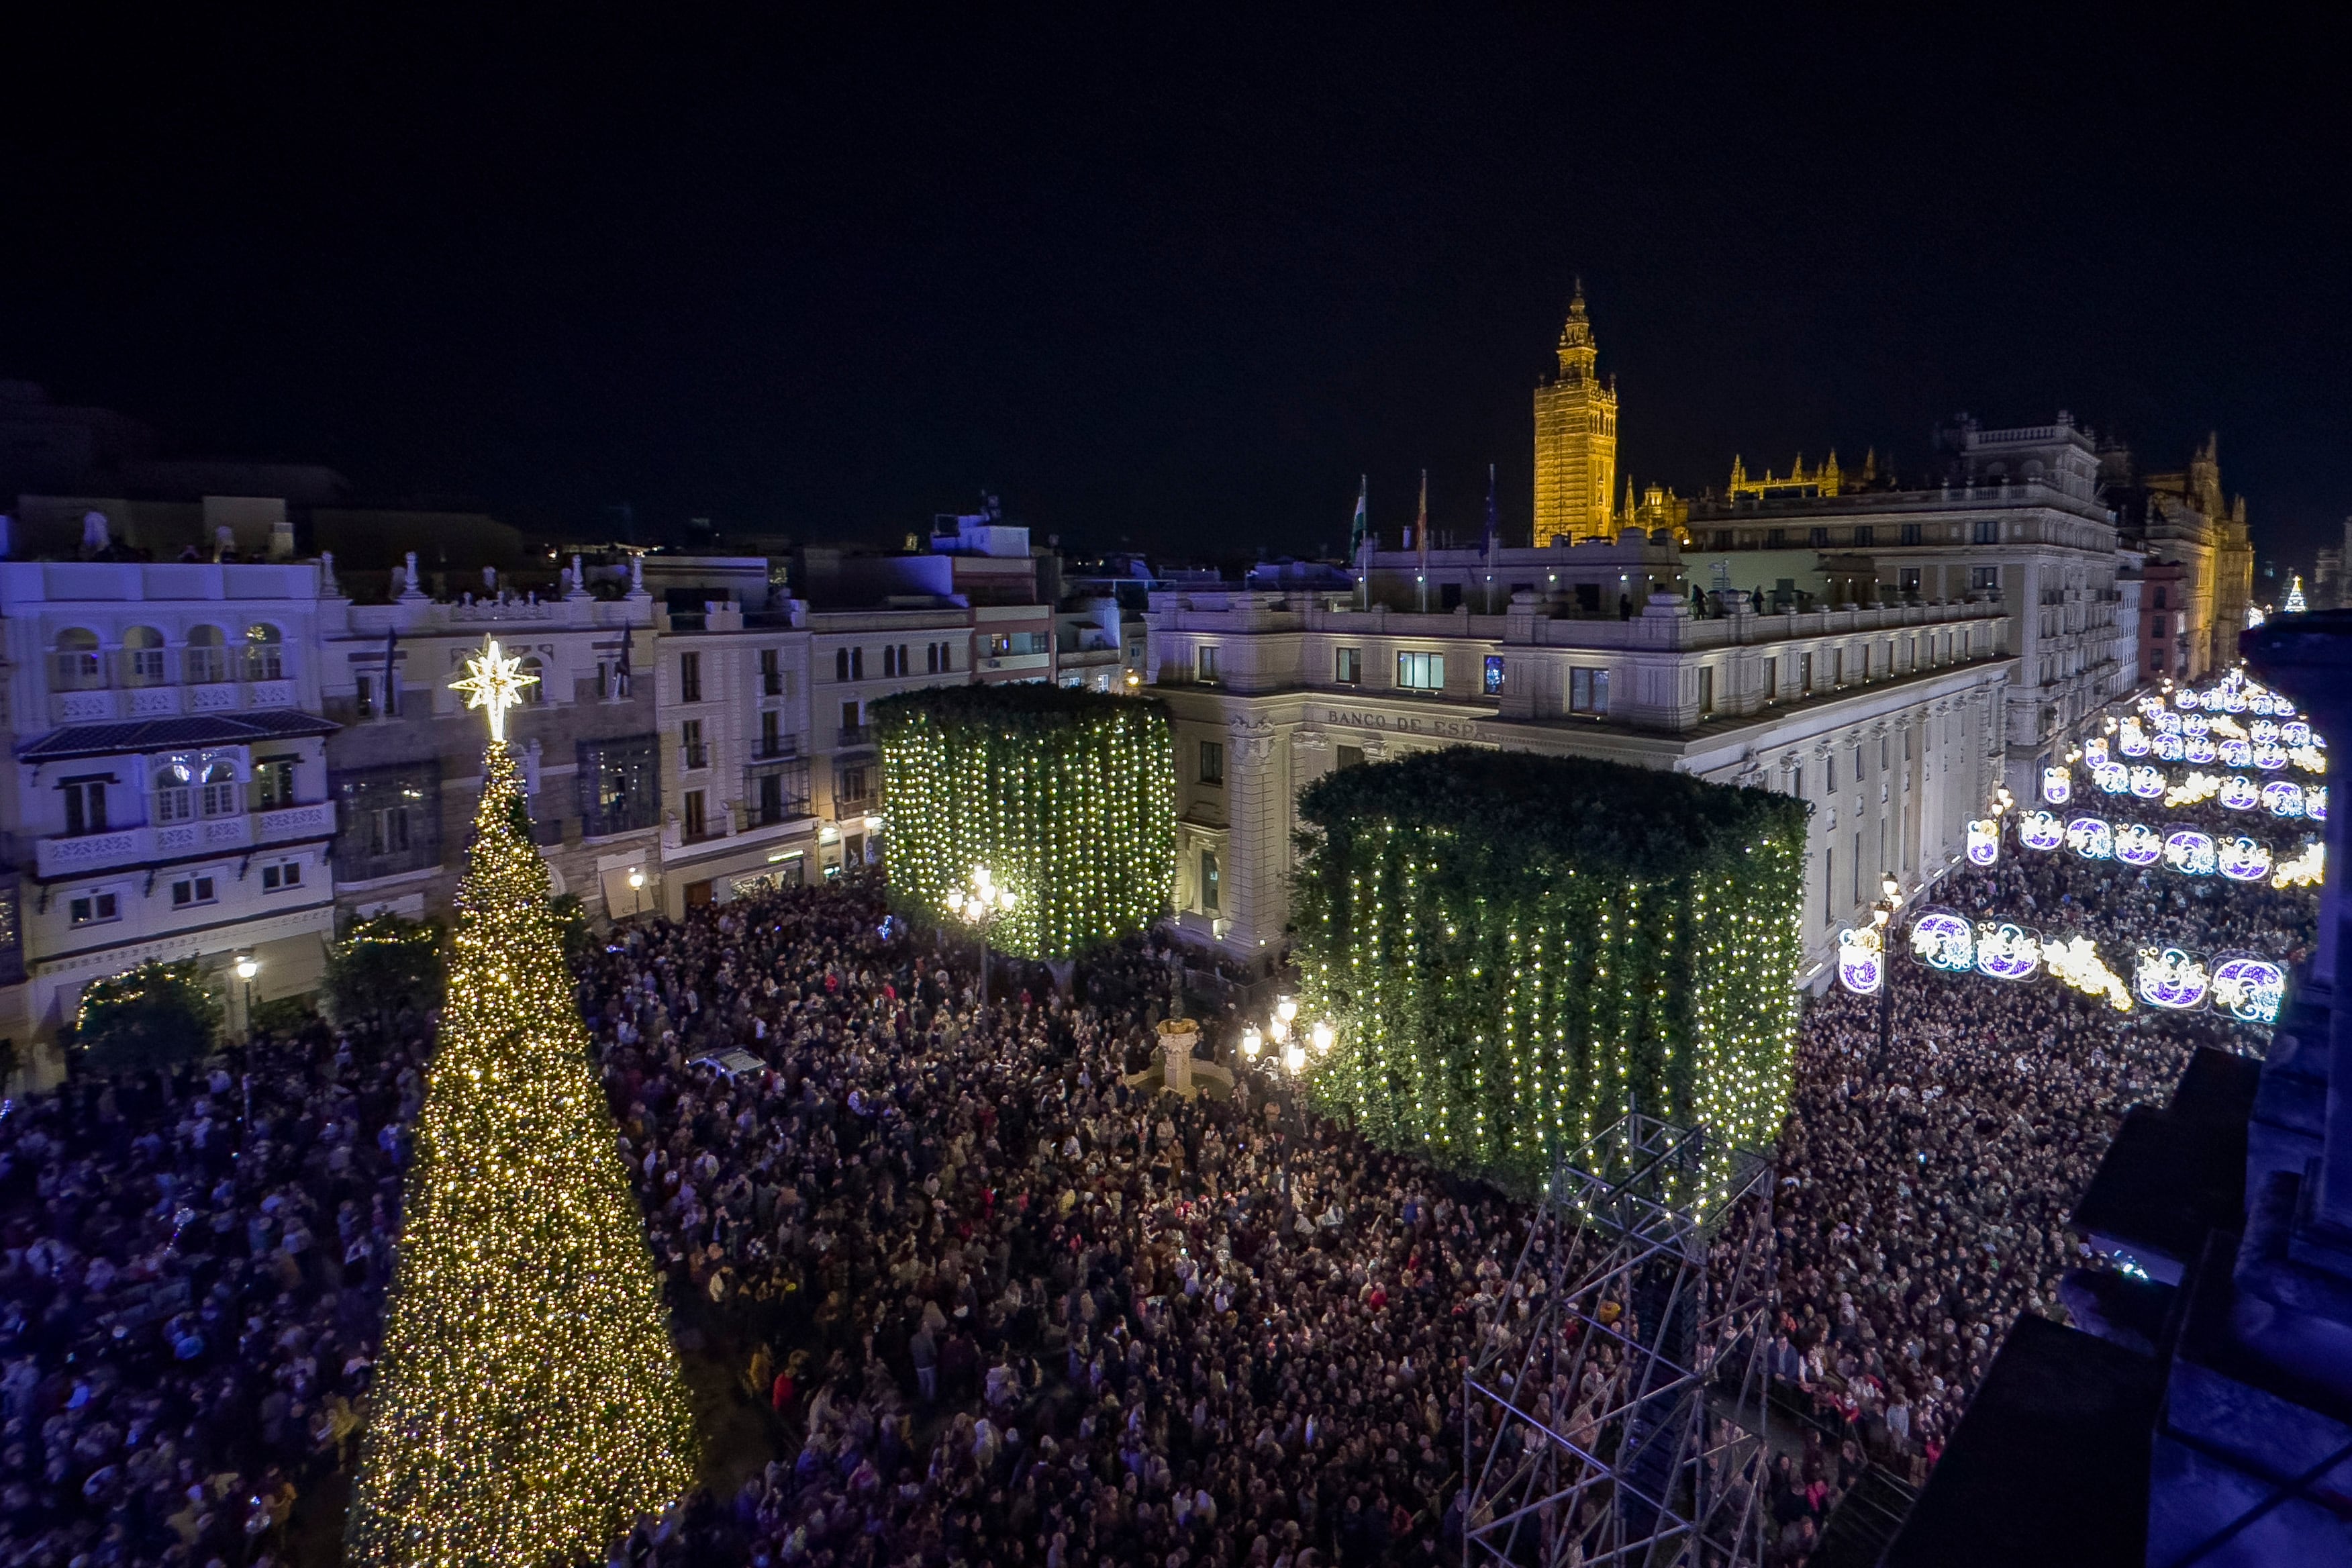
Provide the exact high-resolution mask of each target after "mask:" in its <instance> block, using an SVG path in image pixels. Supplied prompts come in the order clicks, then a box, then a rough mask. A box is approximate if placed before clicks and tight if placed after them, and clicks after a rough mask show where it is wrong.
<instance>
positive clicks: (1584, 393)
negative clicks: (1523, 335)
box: [1535, 279, 1617, 549]
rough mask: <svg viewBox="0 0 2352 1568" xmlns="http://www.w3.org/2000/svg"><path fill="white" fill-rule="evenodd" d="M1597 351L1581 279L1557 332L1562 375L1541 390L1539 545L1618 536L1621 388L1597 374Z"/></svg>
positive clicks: (1538, 402) (1538, 405)
mask: <svg viewBox="0 0 2352 1568" xmlns="http://www.w3.org/2000/svg"><path fill="white" fill-rule="evenodd" d="M1600 352H1601V351H1600V350H1599V349H1598V348H1597V347H1596V346H1595V345H1594V343H1593V342H1592V323H1591V322H1590V321H1587V320H1585V316H1584V284H1583V281H1582V280H1581V279H1579V280H1578V282H1577V285H1576V298H1575V299H1574V300H1571V301H1570V303H1569V307H1568V324H1567V325H1565V326H1563V327H1562V328H1560V330H1559V374H1558V375H1557V376H1555V377H1554V378H1553V379H1552V380H1550V381H1549V382H1546V383H1544V384H1542V385H1540V386H1538V387H1537V388H1536V522H1535V542H1536V546H1537V548H1538V549H1541V548H1542V547H1544V546H1545V545H1548V544H1549V543H1551V542H1552V541H1553V540H1555V539H1566V540H1569V541H1570V542H1574V541H1577V540H1582V539H1613V538H1614V537H1616V531H1617V527H1616V522H1615V520H1614V519H1613V517H1612V514H1611V512H1610V501H1611V499H1612V498H1611V494H1610V492H1611V491H1612V489H1615V488H1616V481H1617V388H1616V385H1615V384H1614V383H1613V382H1612V383H1611V384H1607V385H1603V384H1601V378H1600V377H1599V375H1598V374H1595V373H1594V370H1593V363H1594V361H1595V360H1597V359H1598V358H1599V357H1600Z"/></svg>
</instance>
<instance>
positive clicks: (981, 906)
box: [948, 866, 1016, 1007]
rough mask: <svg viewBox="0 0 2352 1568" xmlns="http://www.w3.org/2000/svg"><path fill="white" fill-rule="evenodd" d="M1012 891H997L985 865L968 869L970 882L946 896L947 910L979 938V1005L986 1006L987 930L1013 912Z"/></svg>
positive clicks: (998, 889)
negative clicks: (963, 887)
mask: <svg viewBox="0 0 2352 1568" xmlns="http://www.w3.org/2000/svg"><path fill="white" fill-rule="evenodd" d="M1015 902H1016V900H1015V899H1014V898H1013V889H1010V888H1000V887H998V886H997V885H996V879H995V878H994V877H992V876H991V875H990V874H989V869H988V868H987V867H985V866H974V867H973V868H971V885H970V886H968V887H966V888H965V889H963V890H962V891H961V892H957V893H950V894H949V895H948V908H949V909H950V910H953V911H954V912H955V914H956V915H957V917H958V918H960V919H961V920H962V921H965V922H966V923H967V924H969V925H970V926H971V928H972V931H974V932H975V933H976V934H977V935H978V936H979V938H980V1004H981V1005H982V1006H983V1007H985V1006H986V1005H988V928H989V927H990V926H992V925H993V924H995V923H996V921H998V920H1000V919H1002V918H1003V917H1004V916H1005V915H1008V914H1011V913H1012V912H1013V904H1014V903H1015Z"/></svg>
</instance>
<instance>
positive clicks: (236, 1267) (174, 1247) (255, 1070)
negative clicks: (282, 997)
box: [0, 1026, 426, 1568]
mask: <svg viewBox="0 0 2352 1568" xmlns="http://www.w3.org/2000/svg"><path fill="white" fill-rule="evenodd" d="M424 1040H425V1035H424V1033H423V1032H421V1031H411V1032H409V1034H408V1035H407V1037H405V1038H401V1039H395V1040H393V1041H391V1042H386V1041H384V1040H383V1039H381V1038H378V1037H374V1036H373V1035H366V1036H362V1042H361V1044H359V1045H358V1046H354V1044H353V1043H352V1040H351V1039H350V1038H349V1037H336V1036H334V1035H332V1034H331V1033H330V1032H329V1031H328V1030H327V1029H326V1028H325V1027H324V1026H312V1027H311V1028H310V1029H309V1030H308V1031H306V1032H305V1033H304V1034H303V1035H302V1036H301V1037H299V1038H297V1039H293V1040H289V1041H277V1042H272V1041H263V1042H258V1043H255V1044H252V1045H250V1046H247V1047H239V1048H237V1049H236V1050H233V1051H231V1052H229V1053H227V1054H226V1056H224V1057H221V1058H215V1059H214V1060H212V1061H210V1062H206V1063H203V1064H192V1065H188V1066H184V1067H179V1068H171V1069H156V1070H147V1071H129V1072H120V1073H115V1074H110V1075H100V1074H89V1075H82V1076H79V1077H77V1078H75V1079H72V1080H71V1081H69V1082H68V1085H67V1086H66V1087H65V1088H64V1089H62V1090H60V1091H58V1092H55V1093H51V1094H47V1095H39V1096H30V1097H26V1098H23V1099H19V1100H14V1101H11V1102H10V1103H8V1105H7V1106H6V1108H5V1113H0V1418H4V1419H5V1425H0V1562H6V1563H19V1564H25V1565H26V1568H68V1564H73V1565H88V1568H129V1565H132V1564H146V1563H190V1564H204V1563H224V1564H247V1563H259V1562H263V1561H266V1560H268V1559H270V1558H272V1557H274V1556H278V1555H279V1554H282V1552H283V1551H284V1548H285V1542H286V1534H287V1527H288V1521H289V1516H290V1515H291V1513H292V1511H293V1510H294V1507H295V1505H296V1503H297V1500H298V1499H299V1497H300V1496H301V1495H302V1493H303V1491H304V1489H307V1488H309V1487H310V1486H311V1485H312V1484H313V1483H314V1482H315V1481H317V1480H318V1479H320V1478H322V1477H324V1476H326V1475H328V1474H330V1473H331V1472H333V1471H334V1470H336V1469H337V1468H340V1467H341V1466H342V1465H343V1464H344V1463H346V1461H347V1460H348V1458H349V1456H350V1454H351V1453H352V1447H353V1435H354V1433H355V1431H356V1430H357V1428H358V1426H359V1423H360V1420H361V1412H362V1409H363V1407H364V1398H365V1394H366V1390H367V1386H368V1382H369V1375H370V1373H371V1371H372V1368H373V1362H374V1357H375V1350H376V1336H377V1333H378V1329H379V1324H380V1322H381V1320H382V1316H383V1290H384V1286H385V1284H386V1282H387V1281H388V1279H390V1273H391V1267H392V1256H393V1243H394V1237H396V1235H397V1234H398V1229H399V1217H400V1170H401V1165H402V1163H403V1160H404V1156H405V1153H406V1148H405V1143H404V1135H403V1129H404V1127H405V1125H406V1124H407V1122H408V1121H409V1120H410V1119H411V1118H412V1117H413V1116H414V1115H415V1111H416V1109H417V1107H418V1106H419V1105H420V1104H421V1103H422V1102H423V1098H424V1083H425V1079H424V1068H425V1054H426V1053H425V1045H424Z"/></svg>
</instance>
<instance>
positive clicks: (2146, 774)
mask: <svg viewBox="0 0 2352 1568" xmlns="http://www.w3.org/2000/svg"><path fill="white" fill-rule="evenodd" d="M2131 792H2132V794H2134V795H2137V796H2139V797H2140V798H2141V799H2142V800H2154V799H2155V798H2156V797H2157V796H2158V795H2162V794H2163V793H2164V770H2163V769H2161V768H2151V767H2147V766H2145V765H2143V766H2140V767H2137V768H2134V769H2133V770H2132V771H2131Z"/></svg>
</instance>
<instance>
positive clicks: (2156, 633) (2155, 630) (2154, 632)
mask: <svg viewBox="0 0 2352 1568" xmlns="http://www.w3.org/2000/svg"><path fill="white" fill-rule="evenodd" d="M2148 635H2149V636H2151V637H2162V636H2163V635H2164V617H2163V616H2157V617H2156V619H2155V620H2154V621H2152V622H2151V623H2150V624H2149V633H2148Z"/></svg>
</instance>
